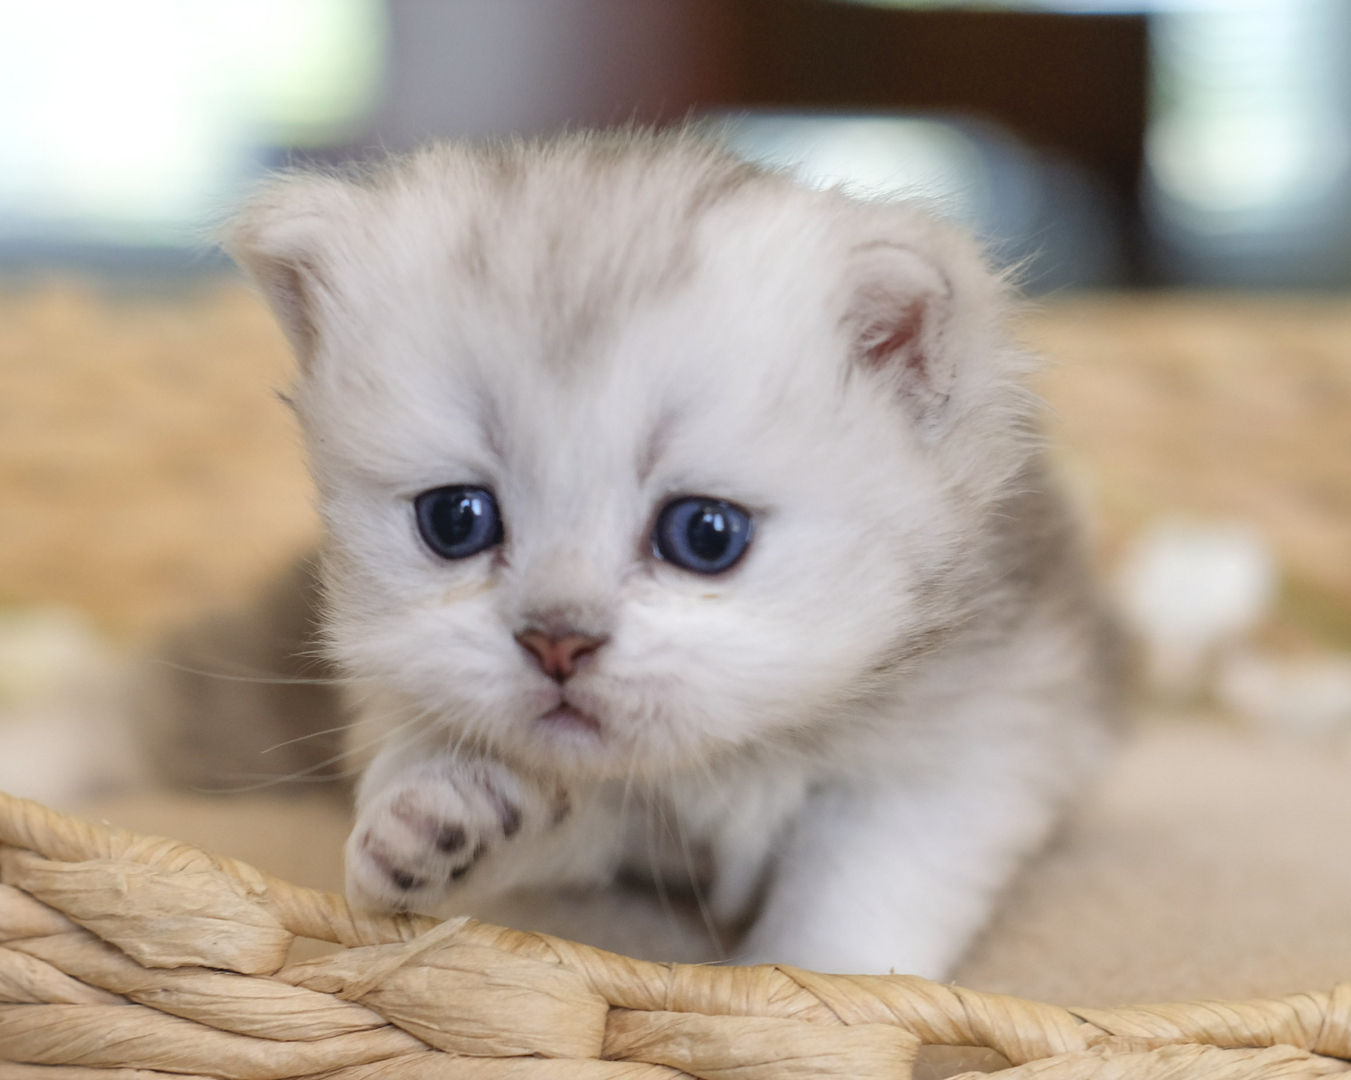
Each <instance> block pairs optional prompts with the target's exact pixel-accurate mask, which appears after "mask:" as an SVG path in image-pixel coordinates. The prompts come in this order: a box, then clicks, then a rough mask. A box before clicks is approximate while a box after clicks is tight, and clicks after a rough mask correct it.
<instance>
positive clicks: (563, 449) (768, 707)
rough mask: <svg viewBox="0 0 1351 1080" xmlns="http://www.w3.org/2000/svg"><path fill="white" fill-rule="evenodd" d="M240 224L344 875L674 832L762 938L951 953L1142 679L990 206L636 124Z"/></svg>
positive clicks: (878, 950) (736, 919) (496, 878)
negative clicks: (344, 808)
mask: <svg viewBox="0 0 1351 1080" xmlns="http://www.w3.org/2000/svg"><path fill="white" fill-rule="evenodd" d="M228 243H229V247H230V249H231V250H232V252H233V253H234V255H235V256H236V257H237V258H238V260H239V261H240V262H241V263H242V264H243V265H244V266H245V267H246V268H247V269H248V270H249V271H250V272H251V273H252V274H253V275H254V277H255V278H256V279H257V280H258V282H259V283H260V284H261V285H262V287H263V288H264V290H265V291H266V292H267V295H268V296H269V298H270V300H271V302H272V304H273V305H274V307H275V309H276V311H277V313H278V315H279V316H280V318H281V319H282V321H283V323H284V324H285V327H286V329H287V331H288V333H289V335H290V338H291V341H292V343H293V345H294V347H295V349H296V352H297V354H298V355H299V358H300V362H301V378H300V381H299V385H298V386H297V388H296V392H295V395H294V400H295V407H296V409H297V411H298V413H299V415H300V417H301V420H302V422H303V425H304V428H305V433H306V438H307V442H308V447H309V451H310V457H311V462H312V467H313V472H314V476H315V480H316V481H317V484H318V487H319V493H320V505H321V508H322V512H323V515H324V518H325V521H326V523H327V526H328V532H329V542H328V548H327V552H326V557H325V558H326V562H325V567H324V580H325V584H326V590H327V599H326V608H327V635H328V640H329V642H330V648H331V654H332V656H333V657H334V658H335V659H336V660H337V661H338V663H339V664H340V666H341V667H342V668H343V669H344V670H345V671H346V672H347V673H348V674H349V675H350V676H351V677H352V678H353V680H354V682H355V684H356V685H357V686H358V687H359V688H360V689H359V691H358V693H357V707H358V713H359V722H358V724H357V725H356V727H355V729H354V735H353V739H352V742H351V749H352V751H353V753H357V754H366V755H367V756H369V757H370V762H369V767H368V768H367V770H366V772H365V775H364V777H363V779H362V781H361V784H360V787H359V791H358V797H357V823H356V827H355V830H354V831H353V834H352V839H351V841H350V843H349V845H348V853H347V855H348V868H349V869H348V874H349V892H350V894H351V896H352V897H353V899H354V900H356V901H358V902H360V903H363V904H366V905H371V906H375V907H386V908H405V907H411V908H416V909H422V910H428V909H437V910H451V909H455V908H459V909H464V908H466V907H471V906H473V905H474V904H476V903H480V902H481V901H482V900H483V899H484V898H485V897H491V896H493V895H496V894H500V893H503V892H506V891H507V890H510V889H515V888H518V887H537V888H538V887H545V888H560V889H561V888H562V887H564V886H575V885H582V886H590V885H605V884H608V883H610V882H612V881H614V880H615V879H616V878H617V877H620V876H621V875H624V874H625V873H628V872H631V871H634V870H636V871H637V872H643V871H644V870H645V868H648V867H649V864H650V863H652V864H655V872H656V873H658V874H666V873H674V874H675V875H676V876H679V875H680V874H681V873H683V872H688V874H689V875H691V876H693V877H694V878H695V879H696V882H695V884H696V886H697V887H698V888H701V889H703V890H705V891H706V894H707V897H708V903H709V907H710V909H711V911H712V914H713V916H714V918H715V919H716V920H717V921H718V922H719V923H721V924H722V925H724V926H726V927H740V926H745V925H749V929H748V930H747V931H746V933H745V936H744V940H743V941H742V944H741V949H740V952H739V953H738V958H739V959H742V960H747V961H751V960H755V961H779V962H788V963H795V964H800V965H803V966H807V967H812V968H817V969H824V970H834V971H857V972H867V971H886V970H888V969H891V968H894V969H896V970H898V971H911V972H918V973H921V974H925V975H929V976H942V975H943V974H944V973H945V972H946V971H947V970H948V969H949V967H950V965H951V964H952V963H953V962H954V961H955V960H956V958H957V957H958V955H959V954H960V952H961V950H962V949H963V948H964V946H965V945H966V944H967V942H968V941H969V939H970V938H971V936H972V934H973V933H974V932H975V931H976V930H977V929H978V928H979V927H980V926H981V924H982V922H983V921H984V919H985V918H986V916H987V914H988V912H989V909H990V906H991V903H992V900H993V897H994V896H995V894H996V893H997V891H998V890H999V889H1000V887H1001V886H1002V885H1003V884H1004V883H1005V881H1006V880H1007V878H1008V877H1009V875H1010V873H1011V872H1012V871H1013V869H1014V868H1015V867H1016V866H1017V864H1018V862H1019V860H1020V859H1021V858H1022V857H1023V856H1024V855H1025V854H1026V853H1027V852H1028V851H1029V850H1031V849H1033V848H1035V847H1036V846H1037V845H1038V844H1040V843H1041V842H1042V840H1043V839H1044V838H1045V836H1046V835H1047V832H1048V830H1049V829H1050V827H1051V826H1052V824H1053V821H1054V818H1055V815H1056V812H1057V808H1058V806H1059V805H1060V804H1061V803H1062V802H1063V800H1064V798H1065V797H1066V795H1067V794H1068V793H1070V792H1071V791H1072V790H1073V789H1074V788H1075V787H1076V786H1077V785H1078V784H1079V783H1080V782H1081V781H1082V778H1083V776H1084V775H1085V772H1086V770H1087V768H1088V767H1089V766H1090V764H1091V762H1092V761H1093V760H1094V759H1095V757H1096V755H1097V753H1098V751H1099V748H1100V746H1101V745H1102V742H1103V738H1102V736H1103V733H1104V730H1105V725H1104V720H1105V717H1106V714H1107V713H1108V711H1109V710H1110V697H1111V694H1110V690H1111V686H1110V683H1111V678H1110V672H1109V669H1110V663H1109V660H1108V650H1107V640H1108V635H1107V634H1106V632H1105V623H1104V621H1103V619H1102V617H1101V614H1100V612H1099V610H1098V608H1097V605H1096V602H1095V599H1094V596H1093V593H1092V590H1091V587H1090V584H1089V580H1088V577H1087V574H1086V571H1085V569H1084V565H1083V562H1082V559H1081V557H1080V554H1079V551H1078V548H1077V543H1076V538H1075V535H1074V532H1073V529H1072V528H1071V527H1070V525H1069V523H1068V522H1067V519H1066V516H1065V514H1064V513H1063V511H1062V508H1061V505H1060V503H1059V502H1058V501H1057V499H1056V498H1055V496H1054V495H1053V494H1052V493H1051V492H1050V491H1049V489H1048V487H1047V484H1046V481H1045V479H1044V476H1043V466H1042V462H1041V454H1040V450H1039V446H1038V441H1037V438H1036V435H1035V430H1034V428H1035V425H1034V416H1035V412H1036V407H1035V403H1034V401H1033V399H1032V398H1031V397H1030V396H1029V395H1028V393H1026V392H1025V391H1024V389H1023V388H1022V386H1021V379H1022V377H1023V375H1024V373H1025V372H1026V370H1027V369H1028V367H1029V362H1028V359H1027V358H1026V357H1025V356H1024V355H1022V354H1021V353H1019V352H1018V351H1017V350H1016V349H1014V348H1013V347H1012V346H1011V345H1010V344H1009V342H1008V341H1007V340H1006V338H1005V336H1004V329H1003V327H1002V324H1001V318H1002V308H1003V305H1004V290H1003V287H1002V286H1001V284H1000V282H999V281H998V280H997V279H996V278H995V277H994V276H993V275H992V274H991V273H989V272H988V271H987V270H986V268H985V267H984V266H983V264H982V262H981V260H980V258H979V256H978V254H977V253H976V251H975V250H974V249H973V247H972V245H971V244H970V243H969V242H968V241H966V240H965V239H964V238H962V237H960V236H958V235H955V234H954V233H953V232H952V231H951V230H950V229H949V228H948V227H946V226H944V225H942V224H940V223H938V222H936V221H935V220H933V219H932V218H930V217H928V216H926V215H925V214H924V213H923V212H921V211H920V210H919V209H917V208H915V207H913V206H910V205H906V204H903V203H901V204H897V203H868V202H861V201H855V200H852V199H850V198H847V197H845V196H844V195H842V194H840V193H838V192H821V191H813V190H807V189H804V188H802V187H799V186H797V185H795V184H793V183H792V182H790V181H789V180H788V179H786V178H785V177H784V176H782V175H778V174H774V173H768V172H765V171H762V170H760V169H757V168H754V167H751V166H748V165H746V164H744V163H742V162H740V161H739V160H737V159H735V158H733V157H731V156H729V155H728V154H726V153H725V152H723V151H722V150H720V149H719V148H718V147H717V146H716V145H714V144H711V143H709V142H707V141H703V140H701V139H700V138H699V137H697V136H695V135H692V134H689V133H679V134H675V135H669V136H651V135H643V134H634V133H631V132H626V133H617V134H606V135H595V134H592V135H575V136H570V137H567V138H565V139H561V140H558V141H555V142H547V143H535V144H528V145H527V144H519V143H518V144H512V145H508V146H500V147H477V148H475V147H464V146H455V145H449V146H439V147H435V148H433V149H429V150H426V151H424V152H421V153H418V154H416V155H413V156H411V157H408V158H406V159H403V160H400V161H396V162H393V163H392V164H390V165H388V166H386V167H383V168H381V169H379V170H378V171H376V172H374V173H372V174H371V175H369V176H367V177H363V178H359V179H353V180H341V179H336V178H331V177H327V176H319V175H304V174H302V175H295V176H291V177H288V178H284V179H281V180H279V181H277V182H275V183H274V184H273V185H272V186H270V187H268V188H267V189H266V190H265V191H264V192H262V193H261V194H260V195H259V196H258V197H257V198H256V199H255V200H254V202H253V203H252V204H251V205H250V206H249V207H248V208H247V209H246V210H245V211H244V212H243V213H242V215H241V216H240V217H239V218H238V219H237V221H236V222H235V223H234V224H233V226H232V228H231V230H230V232H229V236H228ZM653 821H661V822H664V823H665V824H666V826H669V827H668V828H664V829H663V835H665V836H667V837H668V838H669V837H675V839H674V840H671V841H670V842H668V843H666V844H665V845H664V846H663V845H662V844H657V845H656V846H655V847H654V845H653V842H652V839H651V835H652V832H651V827H650V826H651V822H653ZM672 823H674V824H672ZM667 863H669V864H670V865H669V866H667V865H665V864H667Z"/></svg>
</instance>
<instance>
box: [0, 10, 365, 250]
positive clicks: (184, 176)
mask: <svg viewBox="0 0 1351 1080" xmlns="http://www.w3.org/2000/svg"><path fill="white" fill-rule="evenodd" d="M383 20H384V8H383V4H382V3H380V0H0V238H2V239H9V240H14V239H21V240H29V241H32V240H53V241H90V240H93V241H103V242H109V243H115V244H131V245H137V244H175V243H183V242H186V241H188V240H189V239H190V238H191V236H192V230H193V229H194V228H195V227H197V226H198V225H199V224H200V222H201V220H202V219H203V217H204V216H206V215H209V214H210V213H211V212H212V210H213V209H214V207H215V206H216V205H217V204H218V203H219V202H220V200H222V199H224V198H227V197H228V196H229V195H231V194H232V193H233V192H235V191H236V190H237V189H238V187H239V185H240V184H241V183H242V182H244V181H246V180H247V179H248V178H249V176H251V175H252V174H253V173H255V172H256V171H257V170H258V168H259V166H260V164H261V162H262V159H263V157H264V154H263V152H262V151H263V149H264V148H267V147H276V146H301V147H303V146H309V145H316V144H322V143H327V142H331V141H333V140H334V139H336V138H340V137H341V135H342V134H343V132H344V131H346V130H348V129H350V128H352V127H353V125H355V124H358V123H359V122H360V121H361V120H362V118H364V117H365V115H366V114H367V113H368V112H369V110H370V108H371V107H372V104H373V101H374V98H375V96H376V94H377V93H378V89H379V82H380V77H381V68H382V65H383V62H384V21H383Z"/></svg>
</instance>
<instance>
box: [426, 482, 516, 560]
mask: <svg viewBox="0 0 1351 1080" xmlns="http://www.w3.org/2000/svg"><path fill="white" fill-rule="evenodd" d="M413 507H414V509H415V510H416V511H417V527H418V532H420V533H421V534H422V539H423V540H424V541H426V544H427V546H428V547H429V548H431V549H432V551H434V552H435V553H436V554H437V555H440V556H441V558H443V559H467V558H468V557H469V556H470V555H477V554H478V553H479V552H480V551H484V550H486V549H487V548H490V547H492V546H493V545H494V544H500V543H501V542H502V516H501V514H499V513H498V512H497V500H496V499H494V498H493V496H492V492H490V491H485V490H484V489H483V488H478V487H469V486H467V485H464V484H457V485H455V486H454V487H443V488H433V489H432V490H431V491H424V492H423V493H422V494H421V495H419V496H418V497H417V498H416V499H415V500H414V501H413Z"/></svg>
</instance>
